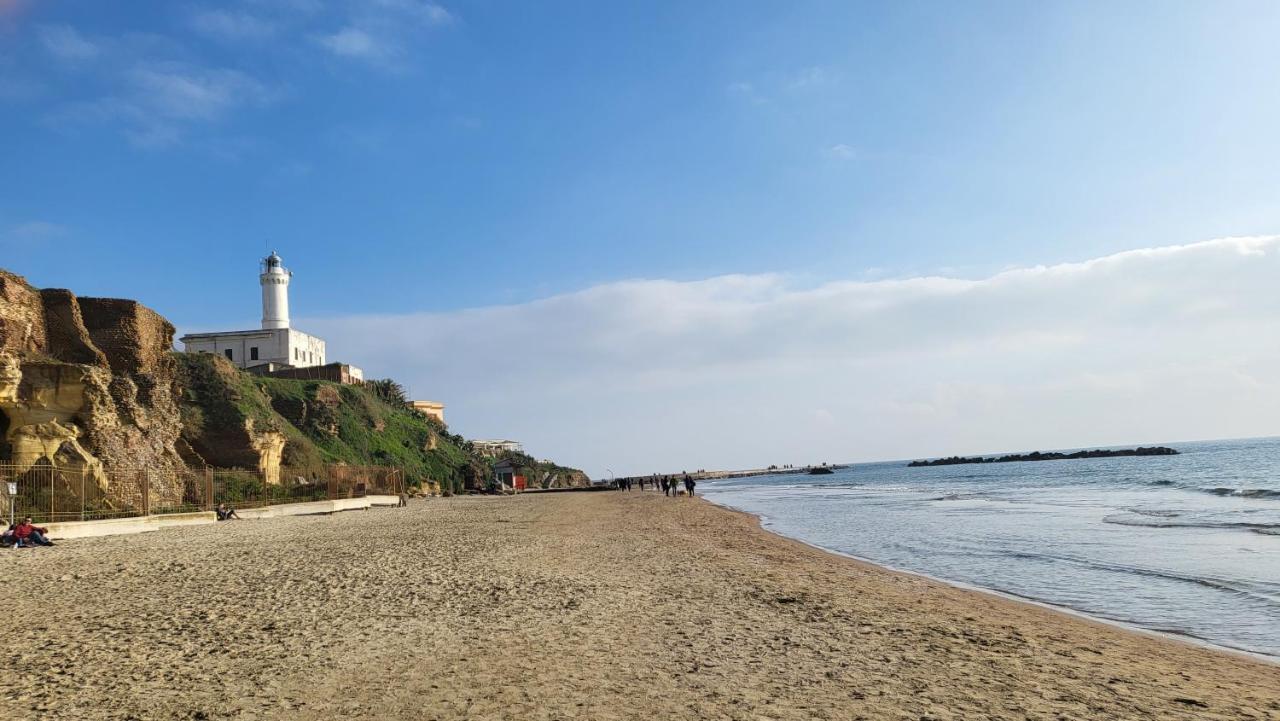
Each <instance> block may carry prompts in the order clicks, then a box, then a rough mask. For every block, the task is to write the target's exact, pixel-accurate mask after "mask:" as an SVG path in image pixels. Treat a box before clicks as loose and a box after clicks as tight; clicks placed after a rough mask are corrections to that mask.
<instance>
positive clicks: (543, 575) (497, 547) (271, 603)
mask: <svg viewBox="0 0 1280 721" xmlns="http://www.w3.org/2000/svg"><path fill="white" fill-rule="evenodd" d="M0 580H2V581H3V584H4V588H5V589H6V591H5V593H6V596H7V598H6V603H5V606H6V608H5V613H4V614H3V615H2V616H0V637H2V638H4V639H5V647H4V651H3V658H4V660H5V665H6V668H7V670H6V672H5V673H4V674H3V675H0V712H3V715H4V716H5V717H22V718H40V719H43V720H44V721H50V720H54V719H67V720H71V719H75V720H77V721H80V720H85V721H93V720H97V719H103V720H105V719H112V720H119V721H124V720H125V719H147V720H148V721H150V720H151V719H260V720H261V719H312V720H316V721H318V720H320V719H336V718H341V719H348V720H350V719H406V720H407V719H510V720H512V721H515V720H521V721H524V720H528V719H548V720H550V719H592V720H602V721H607V720H609V719H646V720H653V719H743V720H746V719H753V720H755V719H796V720H799V719H832V720H835V719H839V720H841V721H844V720H847V719H911V720H912V721H923V720H925V719H936V720H951V719H1019V720H1024V719H1035V720H1040V719H1043V720H1045V721H1048V720H1051V719H1052V720H1063V719H1080V720H1085V719H1232V720H1236V719H1267V720H1278V721H1280V666H1278V665H1275V664H1270V663H1266V662H1263V661H1258V660H1254V659H1251V658H1247V657H1245V656H1242V655H1237V654H1230V653H1225V652H1218V651H1215V650H1212V649H1207V648H1202V647H1198V646H1193V645H1191V644H1186V643H1181V642H1178V641H1175V640H1169V639H1164V638H1158V637H1153V636H1149V635H1143V634H1138V633H1133V632H1129V631H1126V630H1123V629H1119V628H1115V627H1111V626H1107V625H1103V624H1100V623H1094V622H1092V621H1089V620H1085V619H1081V618H1077V617H1074V616H1070V615H1066V614H1062V613H1058V612H1055V611H1052V610H1049V609H1044V608H1040V607H1036V606H1032V605H1027V604H1021V603H1017V602H1013V601H1007V600H1004V599H1001V598H998V597H995V596H991V595H988V594H982V593H978V592H972V591H967V590H962V589H958V588H953V587H950V586H947V585H945V584H942V583H939V582H935V581H931V580H928V579H925V578H920V577H915V576H910V575H905V574H898V573H893V572H890V571H887V570H884V569H881V568H878V567H875V566H871V565H868V564H863V563H860V562H857V561H853V560H849V559H845V558H841V557H837V556H834V555H831V554H827V553H824V552H822V551H819V550H817V549H813V548H810V547H808V546H805V545H803V544H800V543H797V542H793V541H789V540H787V539H784V538H781V537H778V536H775V535H773V534H770V533H767V532H764V531H762V530H761V529H760V528H759V526H758V524H757V523H756V521H755V519H754V518H752V517H750V516H747V515H744V514H740V513H736V512H733V511H729V510H725V509H722V508H719V507H717V506H714V505H712V504H709V503H706V502H704V501H702V500H700V499H689V498H678V499H672V498H665V497H663V496H662V495H661V494H659V493H653V492H645V493H641V492H639V491H634V492H630V493H626V492H611V493H563V494H525V495H518V496H515V497H454V498H439V499H426V500H416V499H415V500H414V501H413V502H412V503H411V504H410V506H409V507H408V508H406V509H390V508H388V509H373V510H368V511H361V512H355V513H342V514H335V515H326V516H298V517H285V518H276V519H271V520H269V521H252V520H246V521H231V522H227V523H220V524H216V525H203V526H193V527H183V528H173V529H165V530H163V531H161V532H157V533H147V534H142V535H134V536H112V537H105V538H94V539H79V540H71V541H67V542H64V543H60V544H58V545H57V546H56V547H54V548H40V549H29V550H24V551H20V552H14V551H6V552H2V553H0Z"/></svg>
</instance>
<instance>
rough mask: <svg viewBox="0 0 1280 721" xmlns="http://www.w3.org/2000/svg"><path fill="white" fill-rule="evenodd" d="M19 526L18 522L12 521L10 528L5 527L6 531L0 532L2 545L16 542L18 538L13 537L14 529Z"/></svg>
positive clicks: (0, 544)
mask: <svg viewBox="0 0 1280 721" xmlns="http://www.w3.org/2000/svg"><path fill="white" fill-rule="evenodd" d="M17 527H18V524H16V523H11V524H9V527H8V528H6V529H4V533H0V546H12V545H13V544H14V542H15V541H17V539H16V538H14V537H13V529H15V528H17Z"/></svg>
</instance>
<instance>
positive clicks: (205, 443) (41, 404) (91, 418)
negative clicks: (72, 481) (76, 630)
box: [0, 270, 589, 503]
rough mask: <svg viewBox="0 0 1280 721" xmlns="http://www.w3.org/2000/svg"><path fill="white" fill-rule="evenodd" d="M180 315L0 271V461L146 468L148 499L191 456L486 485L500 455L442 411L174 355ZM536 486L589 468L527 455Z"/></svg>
mask: <svg viewBox="0 0 1280 721" xmlns="http://www.w3.org/2000/svg"><path fill="white" fill-rule="evenodd" d="M173 335H174V328H173V326H172V325H171V324H170V323H169V322H168V321H166V320H165V319H164V318H162V317H161V316H160V315H159V314H157V313H156V312H154V311H152V310H150V309H148V308H146V307H144V306H143V305H141V304H139V303H137V302H135V301H130V300H117V299H107V298H77V297H76V296H75V295H74V294H72V293H71V292H70V291H67V290H57V289H45V290H39V289H36V288H33V287H31V286H30V285H29V284H28V283H27V282H26V281H25V280H24V279H22V278H21V277H19V276H16V275H13V274H12V273H8V272H6V271H3V270H0V464H8V465H10V466H13V468H10V469H8V470H9V473H8V475H13V476H17V475H21V474H22V473H24V472H26V471H27V470H28V469H30V468H31V467H33V466H35V465H37V464H44V465H55V466H58V467H61V468H71V469H75V470H84V471H85V472H87V473H88V474H89V476H90V477H91V478H93V479H95V480H96V481H97V485H98V486H99V489H98V490H99V491H100V492H101V495H102V496H104V497H106V498H108V499H109V498H110V497H111V492H112V491H111V488H110V486H111V478H112V474H114V473H133V472H138V471H140V470H145V471H147V472H148V473H149V477H150V479H151V484H150V487H151V493H152V494H153V496H154V498H153V502H159V503H164V502H178V501H180V500H181V499H182V497H183V481H182V480H181V478H182V473H181V471H182V470H183V469H184V468H185V467H186V466H188V465H191V466H196V467H203V466H206V465H208V466H214V467H221V468H255V469H258V470H259V471H261V472H262V475H263V478H264V480H265V481H266V482H267V483H271V484H276V483H281V482H282V481H283V480H284V474H289V475H290V476H292V475H293V474H297V475H301V476H306V475H309V474H310V472H311V471H315V470H319V469H320V468H321V467H322V466H324V465H326V464H347V465H384V466H395V467H397V468H400V469H401V470H402V471H403V473H404V477H405V480H406V481H407V482H408V483H409V485H411V486H420V487H424V488H427V489H430V490H436V491H440V492H453V493H457V492H462V491H464V490H479V489H484V488H486V487H487V485H488V483H489V479H490V477H491V475H492V474H491V468H492V462H491V459H488V458H485V457H483V456H481V455H480V454H478V453H477V452H476V451H475V449H474V448H472V447H471V444H470V443H468V442H467V441H466V439H464V438H462V437H460V436H457V435H454V434H451V433H449V432H448V430H447V429H446V428H445V426H444V425H443V424H442V423H440V422H439V421H437V420H435V419H433V418H429V417H427V416H424V415H422V414H419V413H417V412H415V411H411V410H409V409H408V408H406V407H404V406H403V404H398V403H388V402H387V401H386V400H384V399H383V398H381V397H379V395H378V394H377V392H375V388H374V387H364V386H350V385H339V384H336V383H330V382H326V381H309V380H291V379H284V378H264V377H259V376H254V375H250V374H248V373H245V372H244V371H241V370H240V369H238V368H236V367H235V366H234V365H232V364H231V363H229V362H228V361H226V360H225V359H223V358H221V357H219V356H214V355H206V354H192V355H188V354H183V353H175V352H173ZM519 460H520V463H521V465H522V466H525V467H527V468H526V474H527V475H528V476H529V477H530V482H531V485H533V486H534V487H537V486H538V485H540V484H541V485H566V484H569V485H572V484H582V485H585V484H587V483H589V481H588V480H587V478H586V475H585V474H583V473H582V472H581V471H577V470H575V469H570V468H563V467H560V466H556V465H554V464H551V463H549V462H545V461H536V460H534V459H532V458H528V457H522V458H520V459H519Z"/></svg>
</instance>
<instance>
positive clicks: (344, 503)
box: [45, 496, 400, 540]
mask: <svg viewBox="0 0 1280 721" xmlns="http://www.w3.org/2000/svg"><path fill="white" fill-rule="evenodd" d="M399 503H400V498H399V496H365V497H364V498H339V499H337V500H335V501H312V502H310V503H285V504H281V505H278V506H265V507H263V508H245V509H236V515H238V516H240V517H241V518H242V519H245V520H249V519H263V518H277V517H282V516H313V515H319V514H330V513H337V512H339V511H361V510H366V509H369V508H372V507H373V506H395V505H398V504H399ZM217 522H218V517H217V515H216V514H214V513H213V512H212V511H200V512H197V513H168V514H164V515H159V516H136V517H133V518H109V519H105V520H101V521H68V522H66V523H47V524H45V528H48V529H49V537H50V538H52V539H54V540H64V539H72V538H94V537H98V536H114V535H119V534H125V533H148V532H150V531H158V530H160V529H161V528H173V527H176V526H202V525H207V524H210V523H217Z"/></svg>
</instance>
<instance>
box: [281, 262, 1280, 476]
mask: <svg viewBox="0 0 1280 721" xmlns="http://www.w3.org/2000/svg"><path fill="white" fill-rule="evenodd" d="M1277 279H1280V237H1254V238H1226V239H1220V240H1212V241H1207V242H1203V243H1196V244H1192V245H1183V246H1170V247H1159V248H1149V249H1143V250H1134V251H1129V252H1124V253H1119V254H1116V255H1111V256H1107V257H1103V258H1097V259H1093V260H1089V261H1086V262H1080V263H1067V264H1061V265H1053V266H1040V267H1032V268H1018V269H1013V270H1008V271H1005V272H1002V273H999V274H996V275H994V276H991V277H988V278H983V279H977V280H972V279H959V278H949V277H916V278H903V279H896V280H877V281H870V282H868V281H846V282H832V283H827V284H823V285H819V286H817V287H798V286H797V285H796V284H795V283H794V282H793V281H792V280H791V279H789V278H787V277H785V276H775V275H760V276H724V277H716V278H710V279H707V280H701V281H695V282H675V281H665V280H637V281H627V282H619V283H610V284H607V285H601V286H597V287H593V288H589V289H586V290H583V291H580V292H576V293H570V294H565V295H559V296H555V297H551V298H547V299H543V300H538V301H535V302H530V303H526V304H522V305H514V306H497V307H488V308H478V309H471V310H463V311H458V312H452V313H411V314H404V315H390V316H354V317H345V318H313V319H308V320H306V321H303V322H300V323H299V325H300V326H301V327H305V328H307V329H308V330H310V331H313V332H317V333H319V334H321V335H322V336H324V337H326V338H327V339H328V341H329V347H330V355H331V357H335V358H341V359H343V360H347V361H350V362H354V363H357V364H359V365H362V366H363V367H364V368H365V369H366V370H367V372H369V373H370V374H372V375H376V376H391V377H395V378H397V379H399V380H401V381H402V382H404V383H405V384H406V385H408V386H409V387H410V389H411V391H412V392H413V394H414V395H415V396H416V397H420V398H430V399H433V400H440V401H444V402H445V403H446V404H448V410H447V411H446V412H447V414H448V418H449V420H450V423H451V425H453V426H454V428H455V429H457V430H459V431H460V432H463V433H464V434H467V435H469V436H473V437H510V438H516V439H519V440H522V441H524V442H525V444H526V448H527V449H528V450H530V451H531V452H533V453H535V454H537V455H542V456H547V457H554V458H556V459H558V460H561V461H564V462H567V463H572V464H578V465H581V466H583V467H585V468H586V469H587V470H588V471H589V472H592V473H594V474H597V475H599V474H602V473H604V472H605V469H611V470H613V471H614V472H616V473H619V474H622V473H645V472H651V471H664V470H665V471H671V470H681V469H685V468H689V469H692V468H726V467H751V466H760V465H768V464H770V463H797V464H799V463H809V462H821V461H831V462H839V461H849V460H871V459H897V458H910V457H919V456H926V455H935V454H949V453H975V452H996V451H1016V450H1033V449H1048V448H1060V447H1070V446H1085V445H1104V444H1126V443H1137V442H1158V441H1175V440H1188V439H1198V438H1214V437H1218V438H1221V437H1231V436H1247V435H1268V434H1274V433H1276V432H1277V431H1280V417H1278V416H1277V415H1276V412H1275V409H1276V408H1277V407H1280V292H1277V291H1276V287H1277ZM303 323H305V325H303Z"/></svg>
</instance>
